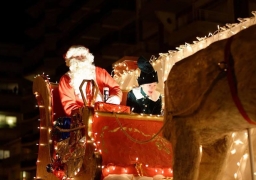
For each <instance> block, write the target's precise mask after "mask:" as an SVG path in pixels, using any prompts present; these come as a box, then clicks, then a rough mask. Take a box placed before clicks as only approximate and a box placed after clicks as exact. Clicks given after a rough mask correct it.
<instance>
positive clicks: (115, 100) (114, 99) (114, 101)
mask: <svg viewBox="0 0 256 180" xmlns="http://www.w3.org/2000/svg"><path fill="white" fill-rule="evenodd" d="M106 102H107V103H110V104H120V102H121V101H120V98H119V97H118V96H110V97H109V98H108V100H107V101H106Z"/></svg>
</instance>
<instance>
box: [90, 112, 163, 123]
mask: <svg viewBox="0 0 256 180" xmlns="http://www.w3.org/2000/svg"><path fill="white" fill-rule="evenodd" d="M94 116H103V117H113V118H116V117H117V118H124V119H131V120H139V121H161V122H163V120H164V116H160V115H159V116H158V115H152V116H150V115H146V114H135V113H132V114H125V113H112V112H100V111H96V112H95V113H94Z"/></svg>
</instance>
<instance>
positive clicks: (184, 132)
mask: <svg viewBox="0 0 256 180" xmlns="http://www.w3.org/2000/svg"><path fill="white" fill-rule="evenodd" d="M184 122H185V121H182V120H180V119H175V123H174V127H175V134H173V135H174V136H172V137H171V139H172V145H173V151H174V165H173V175H174V180H197V177H198V171H199V165H200V150H199V147H200V145H199V141H200V138H199V136H198V134H197V133H196V132H195V131H194V130H193V129H192V128H191V127H190V126H186V125H184V124H185V123H184Z"/></svg>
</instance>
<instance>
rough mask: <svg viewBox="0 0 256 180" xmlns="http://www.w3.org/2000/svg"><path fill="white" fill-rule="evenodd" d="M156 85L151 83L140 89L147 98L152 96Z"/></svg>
mask: <svg viewBox="0 0 256 180" xmlns="http://www.w3.org/2000/svg"><path fill="white" fill-rule="evenodd" d="M156 85H157V83H156V82H153V83H149V84H142V85H141V87H142V89H143V91H144V92H145V93H146V94H147V95H148V96H152V95H153V94H154V93H155V92H156Z"/></svg>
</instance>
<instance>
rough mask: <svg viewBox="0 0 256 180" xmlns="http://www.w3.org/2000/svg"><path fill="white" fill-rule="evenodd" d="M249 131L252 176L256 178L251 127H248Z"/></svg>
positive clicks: (253, 179)
mask: <svg viewBox="0 0 256 180" xmlns="http://www.w3.org/2000/svg"><path fill="white" fill-rule="evenodd" d="M247 133H248V145H249V154H250V165H251V176H252V180H255V178H254V156H253V146H252V138H251V129H249V128H248V129H247Z"/></svg>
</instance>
